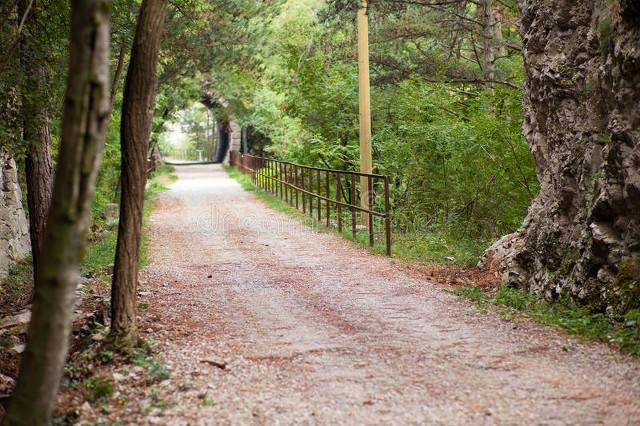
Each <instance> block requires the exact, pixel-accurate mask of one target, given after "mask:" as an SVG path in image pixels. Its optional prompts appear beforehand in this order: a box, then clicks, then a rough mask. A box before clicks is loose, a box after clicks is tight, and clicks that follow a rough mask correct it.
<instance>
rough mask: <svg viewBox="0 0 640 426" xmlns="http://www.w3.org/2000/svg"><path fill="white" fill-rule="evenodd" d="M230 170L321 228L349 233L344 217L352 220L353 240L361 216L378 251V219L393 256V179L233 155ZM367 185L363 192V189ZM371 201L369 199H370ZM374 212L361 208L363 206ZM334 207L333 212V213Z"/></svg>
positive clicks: (237, 153) (371, 243)
mask: <svg viewBox="0 0 640 426" xmlns="http://www.w3.org/2000/svg"><path fill="white" fill-rule="evenodd" d="M230 162H231V165H232V166H234V167H236V168H237V169H239V170H240V171H242V172H244V173H246V174H249V175H250V176H251V182H252V183H253V184H254V185H256V186H258V187H259V188H261V189H263V190H265V191H267V192H270V193H271V194H273V195H275V196H276V197H279V198H280V199H282V200H284V201H285V202H287V203H289V205H290V206H291V207H295V208H296V209H298V210H301V211H302V212H303V213H305V214H309V215H310V216H311V217H317V220H318V223H322V222H323V218H324V221H325V222H326V226H327V227H331V226H332V219H333V220H335V222H337V227H338V231H339V232H340V233H342V230H343V227H344V223H343V222H344V213H345V212H346V213H347V216H350V222H351V223H350V226H351V232H352V234H353V238H354V239H356V236H357V233H358V224H357V216H358V214H357V213H358V212H360V213H361V216H364V217H365V220H363V222H364V223H365V224H366V226H364V229H366V230H367V231H368V234H369V245H370V246H372V247H373V246H374V245H375V239H376V238H375V236H376V233H375V219H376V218H378V219H380V220H381V221H382V222H383V223H384V225H383V227H384V237H385V244H386V252H387V255H389V256H391V212H390V205H389V204H390V203H389V177H388V176H383V175H377V174H370V173H359V172H351V171H346V170H334V169H324V168H320V167H311V166H303V165H300V164H295V163H290V162H288V161H280V160H274V159H270V158H264V157H255V156H252V155H247V154H240V153H239V152H236V151H232V152H231V153H230ZM364 182H366V187H365V188H364V191H363V190H362V188H360V186H361V185H362V183H364ZM365 197H366V198H365ZM363 199H367V200H368V203H367V204H365V205H367V206H369V208H364V207H362V205H363V203H362V200H363ZM332 207H333V208H332Z"/></svg>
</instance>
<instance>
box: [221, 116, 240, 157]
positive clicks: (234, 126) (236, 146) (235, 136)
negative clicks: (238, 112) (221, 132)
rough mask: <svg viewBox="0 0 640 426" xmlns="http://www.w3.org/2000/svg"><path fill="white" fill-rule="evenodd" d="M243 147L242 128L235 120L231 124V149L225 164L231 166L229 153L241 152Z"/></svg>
mask: <svg viewBox="0 0 640 426" xmlns="http://www.w3.org/2000/svg"><path fill="white" fill-rule="evenodd" d="M241 147H242V128H241V127H240V126H239V125H238V123H237V122H236V121H235V120H231V121H230V122H229V149H228V150H227V154H226V156H225V158H224V162H225V163H226V164H229V152H231V151H240V148H241Z"/></svg>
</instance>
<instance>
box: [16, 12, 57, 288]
mask: <svg viewBox="0 0 640 426" xmlns="http://www.w3.org/2000/svg"><path fill="white" fill-rule="evenodd" d="M35 10H36V8H35V7H32V4H31V1H30V0H21V1H20V2H19V3H18V12H19V15H20V16H25V15H26V26H25V30H24V32H23V38H22V41H21V43H20V63H21V67H22V85H21V89H20V90H21V97H22V123H23V127H22V139H23V141H24V143H25V144H26V146H27V147H28V148H27V157H26V160H25V175H26V181H27V204H28V207H29V234H30V236H31V253H32V258H33V271H34V280H35V279H36V277H35V274H37V272H38V263H40V259H41V257H42V241H43V238H44V230H45V225H46V222H47V216H48V213H49V207H50V206H51V196H52V192H53V159H52V155H51V149H52V147H51V129H50V126H49V115H48V111H47V106H46V103H47V100H48V98H49V96H48V94H47V93H46V86H47V85H46V79H47V77H46V71H45V69H44V66H43V64H42V63H38V59H39V56H38V54H37V53H36V50H37V47H36V46H34V45H33V44H34V40H35V32H36V31H37V30H38V26H41V25H42V22H38V21H37V19H36V18H37V17H36V16H34V15H35Z"/></svg>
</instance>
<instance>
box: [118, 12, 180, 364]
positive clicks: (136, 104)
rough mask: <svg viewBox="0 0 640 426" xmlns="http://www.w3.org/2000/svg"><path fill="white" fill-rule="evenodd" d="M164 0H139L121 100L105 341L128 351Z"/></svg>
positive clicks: (133, 338)
mask: <svg viewBox="0 0 640 426" xmlns="http://www.w3.org/2000/svg"><path fill="white" fill-rule="evenodd" d="M166 8H167V0H143V2H142V6H141V7H140V14H139V16H138V24H137V28H136V34H135V37H134V40H133V46H132V49H131V62H130V64H129V69H128V71H127V78H126V81H125V87H124V98H123V102H122V124H121V128H120V143H121V147H122V167H121V196H120V224H119V228H118V244H117V248H116V258H115V265H114V275H113V286H112V290H111V330H110V333H109V341H110V343H111V344H112V345H113V346H114V347H115V348H116V349H118V350H119V351H122V352H131V351H132V350H133V348H134V347H135V345H136V344H137V340H138V329H137V320H136V300H137V297H136V296H137V295H136V291H137V284H138V264H139V257H140V241H141V233H142V216H143V210H144V188H145V183H146V180H147V156H148V151H149V136H150V133H151V124H152V116H153V106H154V104H155V96H156V85H157V76H156V67H157V63H158V53H159V50H160V39H161V35H162V28H163V24H164V16H165V12H166Z"/></svg>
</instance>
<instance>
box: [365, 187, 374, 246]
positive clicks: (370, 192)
mask: <svg viewBox="0 0 640 426" xmlns="http://www.w3.org/2000/svg"><path fill="white" fill-rule="evenodd" d="M367 191H368V193H367V206H368V209H369V213H368V215H369V221H368V222H369V223H368V225H369V245H370V246H371V247H373V245H374V244H375V235H374V234H373V214H372V213H371V212H372V211H373V201H374V198H373V178H372V177H371V176H368V177H367Z"/></svg>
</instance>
